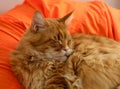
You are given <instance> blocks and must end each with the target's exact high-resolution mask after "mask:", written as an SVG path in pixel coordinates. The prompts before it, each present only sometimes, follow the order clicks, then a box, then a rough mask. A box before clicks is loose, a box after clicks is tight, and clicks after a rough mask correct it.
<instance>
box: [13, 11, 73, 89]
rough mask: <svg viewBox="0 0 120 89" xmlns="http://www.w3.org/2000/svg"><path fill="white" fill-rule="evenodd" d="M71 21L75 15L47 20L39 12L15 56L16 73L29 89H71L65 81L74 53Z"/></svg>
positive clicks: (14, 52)
mask: <svg viewBox="0 0 120 89" xmlns="http://www.w3.org/2000/svg"><path fill="white" fill-rule="evenodd" d="M70 20H71V13H69V14H67V15H66V16H64V17H62V18H59V19H58V18H56V19H55V18H54V19H53V18H52V19H50V18H47V19H45V18H44V17H43V16H42V15H41V14H40V13H39V12H35V15H34V16H33V20H32V24H31V26H30V28H29V30H28V31H27V32H26V33H25V34H24V36H23V38H22V39H21V41H20V43H19V45H18V46H17V48H16V49H15V50H14V51H13V53H12V55H11V66H12V69H13V71H14V73H15V74H16V76H17V77H18V79H19V81H20V82H21V83H22V84H23V85H24V86H25V88H26V89H64V88H65V89H70V88H69V82H67V80H65V78H64V77H63V75H64V68H63V66H64V63H65V61H66V59H67V57H68V56H69V55H70V54H71V53H72V51H73V50H72V48H73V42H72V38H71V35H70V33H69V31H68V29H67V25H68V24H69V22H70ZM54 83H55V84H54ZM60 83H61V84H60ZM54 85H55V86H54ZM61 87H63V88H61Z"/></svg>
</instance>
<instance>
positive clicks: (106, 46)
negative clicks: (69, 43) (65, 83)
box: [65, 34, 120, 89]
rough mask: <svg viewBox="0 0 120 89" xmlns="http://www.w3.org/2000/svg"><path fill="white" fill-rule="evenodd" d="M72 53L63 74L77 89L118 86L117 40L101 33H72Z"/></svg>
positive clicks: (119, 48) (118, 88)
mask: <svg viewBox="0 0 120 89" xmlns="http://www.w3.org/2000/svg"><path fill="white" fill-rule="evenodd" d="M72 38H73V41H74V53H73V54H72V55H70V57H69V59H68V60H67V62H66V70H65V72H66V73H65V74H66V75H65V76H66V78H68V80H70V78H71V77H76V78H77V80H76V81H74V85H75V87H76V89H120V43H118V42H116V41H114V40H112V39H108V38H105V37H102V36H96V35H88V34H74V35H73V36H72Z"/></svg>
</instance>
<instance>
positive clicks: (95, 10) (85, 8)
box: [0, 0, 120, 89]
mask: <svg viewBox="0 0 120 89" xmlns="http://www.w3.org/2000/svg"><path fill="white" fill-rule="evenodd" d="M35 10H39V11H41V12H42V13H43V15H44V16H45V17H47V18H58V17H62V16H64V15H65V14H66V13H68V12H70V11H72V10H74V13H73V16H74V18H73V21H72V22H71V24H70V25H69V31H70V32H71V34H74V33H76V32H81V33H86V34H97V35H103V36H106V37H109V38H112V39H115V40H116V41H118V42H120V35H119V34H120V26H119V23H120V11H119V10H117V9H114V8H111V7H109V6H108V5H107V4H105V3H104V2H97V1H95V2H86V3H82V2H75V1H70V0H35V1H34V2H33V0H25V2H24V3H23V4H22V5H19V6H17V7H15V8H14V9H12V10H10V11H9V12H7V13H5V14H3V15H0V89H23V87H22V86H21V85H20V84H19V82H18V80H17V79H16V77H15V76H14V74H13V72H12V70H11V68H10V64H9V56H10V52H11V51H12V50H13V49H14V48H15V47H16V45H17V44H18V41H19V40H20V38H21V36H22V35H23V33H24V32H25V30H26V29H27V28H28V27H29V25H30V23H31V18H32V16H33V13H34V11H35Z"/></svg>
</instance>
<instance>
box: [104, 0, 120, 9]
mask: <svg viewBox="0 0 120 89" xmlns="http://www.w3.org/2000/svg"><path fill="white" fill-rule="evenodd" d="M105 2H107V3H108V4H109V5H110V6H112V7H115V8H119V9H120V0H105Z"/></svg>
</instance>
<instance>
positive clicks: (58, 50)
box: [26, 11, 73, 60]
mask: <svg viewBox="0 0 120 89" xmlns="http://www.w3.org/2000/svg"><path fill="white" fill-rule="evenodd" d="M71 14H72V12H71V13H69V14H67V15H66V16H64V17H62V18H44V17H43V16H42V14H41V13H40V12H38V11H37V12H35V14H34V16H33V20H32V24H31V27H30V29H29V31H28V33H29V36H28V39H29V42H30V43H31V44H32V45H33V46H34V47H35V48H36V50H37V51H40V52H42V53H44V55H45V56H46V57H47V58H50V59H51V58H52V59H55V60H65V59H66V58H67V56H69V55H70V54H71V53H72V52H73V50H72V47H73V42H72V38H71V35H70V33H69V31H68V28H67V26H68V24H69V23H70V21H71V17H72V15H71ZM26 35H27V34H26Z"/></svg>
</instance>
